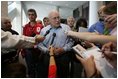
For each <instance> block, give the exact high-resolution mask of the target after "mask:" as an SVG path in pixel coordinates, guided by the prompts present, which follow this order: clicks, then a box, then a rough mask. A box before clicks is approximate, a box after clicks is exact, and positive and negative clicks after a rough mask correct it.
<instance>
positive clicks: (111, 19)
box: [105, 14, 117, 28]
mask: <svg viewBox="0 0 118 79" xmlns="http://www.w3.org/2000/svg"><path fill="white" fill-rule="evenodd" d="M105 21H106V22H109V23H110V24H111V25H113V27H114V26H117V14H112V15H109V16H107V17H106V18H105ZM108 28H111V27H108Z"/></svg>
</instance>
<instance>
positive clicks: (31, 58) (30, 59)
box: [25, 49, 40, 78]
mask: <svg viewBox="0 0 118 79" xmlns="http://www.w3.org/2000/svg"><path fill="white" fill-rule="evenodd" d="M25 52H26V53H25V60H26V64H27V67H28V75H29V77H30V78H35V77H37V76H38V67H39V63H38V62H39V55H40V51H39V50H38V49H25Z"/></svg>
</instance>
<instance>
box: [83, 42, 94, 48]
mask: <svg viewBox="0 0 118 79" xmlns="http://www.w3.org/2000/svg"><path fill="white" fill-rule="evenodd" d="M81 44H82V46H83V47H84V48H86V49H87V48H91V47H96V46H95V45H94V44H93V43H91V42H89V41H84V42H81Z"/></svg>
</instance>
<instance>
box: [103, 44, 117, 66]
mask: <svg viewBox="0 0 118 79" xmlns="http://www.w3.org/2000/svg"><path fill="white" fill-rule="evenodd" d="M116 48H117V47H116V44H115V43H112V42H109V43H106V44H105V45H103V47H102V51H103V55H104V57H105V58H106V60H107V61H108V62H109V63H110V64H111V65H112V66H113V67H117V54H114V53H112V52H113V51H117V49H116Z"/></svg>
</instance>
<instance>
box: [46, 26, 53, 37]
mask: <svg viewBox="0 0 118 79" xmlns="http://www.w3.org/2000/svg"><path fill="white" fill-rule="evenodd" d="M51 29H52V28H50V29H49V30H47V31H46V33H45V35H44V37H45V36H47V35H48V34H49V33H50V30H51Z"/></svg>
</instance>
